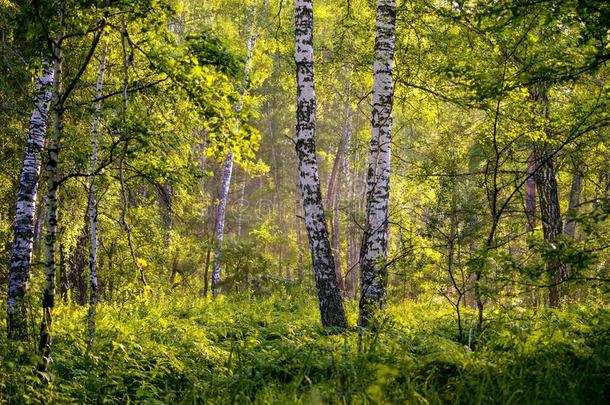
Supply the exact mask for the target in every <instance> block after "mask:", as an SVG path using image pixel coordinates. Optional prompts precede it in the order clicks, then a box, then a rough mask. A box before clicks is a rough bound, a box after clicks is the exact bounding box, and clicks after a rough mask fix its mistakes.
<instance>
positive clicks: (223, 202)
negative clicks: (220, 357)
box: [212, 16, 258, 297]
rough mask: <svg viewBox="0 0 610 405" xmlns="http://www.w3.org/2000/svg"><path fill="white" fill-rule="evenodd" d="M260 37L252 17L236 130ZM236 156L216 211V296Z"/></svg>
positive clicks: (229, 164)
mask: <svg viewBox="0 0 610 405" xmlns="http://www.w3.org/2000/svg"><path fill="white" fill-rule="evenodd" d="M257 37H258V30H257V28H256V18H255V17H254V16H253V17H252V24H251V26H250V29H249V31H248V34H247V37H246V48H247V54H246V64H245V66H244V79H243V83H242V85H241V87H240V89H239V101H238V103H237V105H236V106H235V131H236V132H237V131H239V114H240V112H241V110H242V108H243V103H244V96H245V93H246V86H247V85H248V81H249V78H250V68H251V65H252V56H253V54H254V45H255V44H256V39H257ZM234 158H235V156H234V153H233V151H229V153H228V154H227V157H226V158H225V164H224V169H223V172H222V183H221V186H220V195H219V201H218V209H217V211H216V226H215V228H214V229H215V235H216V246H215V249H214V267H213V269H212V296H214V297H216V296H218V294H219V293H220V253H221V250H222V241H223V238H224V227H225V216H226V211H227V201H228V200H229V188H230V186H231V175H232V173H233V160H234Z"/></svg>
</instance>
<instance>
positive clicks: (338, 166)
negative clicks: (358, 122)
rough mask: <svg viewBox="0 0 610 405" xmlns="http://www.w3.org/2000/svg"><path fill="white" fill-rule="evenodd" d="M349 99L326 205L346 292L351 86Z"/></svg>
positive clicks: (339, 278) (338, 272)
mask: <svg viewBox="0 0 610 405" xmlns="http://www.w3.org/2000/svg"><path fill="white" fill-rule="evenodd" d="M347 94H348V97H347V98H348V99H347V102H346V107H345V126H344V128H343V134H342V136H341V139H340V141H339V146H338V147H337V154H336V155H335V162H334V164H333V169H332V173H331V176H330V181H329V185H328V192H327V195H326V201H327V203H326V206H327V207H329V209H331V207H332V210H331V211H332V223H331V224H332V232H331V235H332V239H331V243H332V249H333V256H334V259H335V273H336V275H337V285H338V286H339V289H340V290H341V291H342V292H343V293H344V294H345V285H344V282H343V268H342V263H341V209H340V208H341V191H342V189H341V186H342V184H343V182H342V175H343V173H344V172H345V169H346V167H345V166H346V165H345V161H346V159H345V152H346V150H347V145H348V143H349V141H350V137H351V132H352V128H351V112H352V111H351V104H350V101H349V88H348V92H347Z"/></svg>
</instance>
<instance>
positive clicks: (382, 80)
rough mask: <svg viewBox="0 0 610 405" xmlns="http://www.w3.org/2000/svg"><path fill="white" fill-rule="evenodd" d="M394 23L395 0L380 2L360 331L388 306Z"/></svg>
mask: <svg viewBox="0 0 610 405" xmlns="http://www.w3.org/2000/svg"><path fill="white" fill-rule="evenodd" d="M395 21H396V2H395V0H378V2H377V38H376V41H375V62H374V73H373V74H374V77H373V111H372V120H371V121H372V136H371V156H370V159H371V160H370V163H369V168H368V172H367V208H366V223H365V227H364V236H363V238H362V246H361V249H360V274H361V278H360V294H361V297H360V305H359V306H360V307H359V310H360V313H359V317H358V325H359V326H360V327H361V328H365V327H366V326H367V325H368V324H369V322H370V320H371V316H372V315H373V312H374V310H375V307H381V308H383V307H384V306H385V303H384V297H385V294H386V283H387V271H386V261H387V256H388V199H389V191H390V190H389V187H390V141H391V129H392V118H391V114H392V97H393V93H394V86H393V83H392V59H393V57H394V25H395Z"/></svg>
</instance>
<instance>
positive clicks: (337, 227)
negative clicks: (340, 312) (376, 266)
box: [331, 177, 345, 292]
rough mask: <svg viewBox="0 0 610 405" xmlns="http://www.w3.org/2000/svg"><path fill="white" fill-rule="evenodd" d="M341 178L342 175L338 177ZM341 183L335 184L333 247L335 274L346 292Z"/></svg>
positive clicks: (340, 287) (341, 287) (339, 285)
mask: <svg viewBox="0 0 610 405" xmlns="http://www.w3.org/2000/svg"><path fill="white" fill-rule="evenodd" d="M337 178H340V177H337ZM340 208H341V184H340V183H339V184H337V185H336V186H335V201H334V203H333V218H332V238H331V242H332V249H333V258H334V260H335V276H336V277H337V286H338V287H339V290H340V291H342V292H344V291H345V285H344V283H343V268H342V265H341V210H340Z"/></svg>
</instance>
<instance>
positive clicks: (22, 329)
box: [7, 59, 55, 339]
mask: <svg viewBox="0 0 610 405" xmlns="http://www.w3.org/2000/svg"><path fill="white" fill-rule="evenodd" d="M54 76H55V69H54V68H52V67H51V66H49V63H48V61H47V60H46V59H43V61H42V73H41V75H40V76H39V77H38V79H37V81H36V93H35V95H34V111H33V112H32V116H31V117H30V128H29V133H28V137H27V140H26V144H25V156H24V158H23V166H22V167H21V173H20V174H19V187H18V191H17V201H16V204H15V225H14V233H15V240H14V243H13V252H12V255H11V261H10V264H9V285H8V300H7V316H8V318H7V332H8V337H9V338H11V339H25V338H26V337H27V320H26V314H25V306H24V302H23V299H24V297H25V292H26V290H27V285H28V280H29V277H30V264H31V259H32V243H33V237H34V213H35V211H36V197H37V194H38V185H39V181H40V168H41V165H42V152H43V149H44V143H45V134H46V131H47V124H48V122H49V105H50V102H51V98H52V96H53V81H54Z"/></svg>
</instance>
